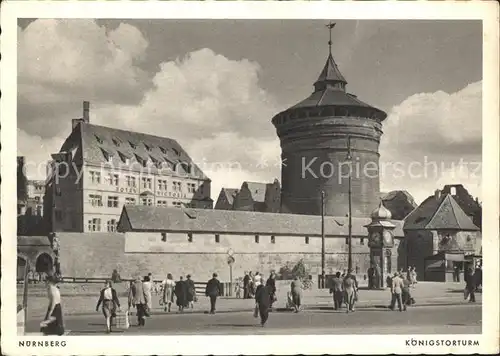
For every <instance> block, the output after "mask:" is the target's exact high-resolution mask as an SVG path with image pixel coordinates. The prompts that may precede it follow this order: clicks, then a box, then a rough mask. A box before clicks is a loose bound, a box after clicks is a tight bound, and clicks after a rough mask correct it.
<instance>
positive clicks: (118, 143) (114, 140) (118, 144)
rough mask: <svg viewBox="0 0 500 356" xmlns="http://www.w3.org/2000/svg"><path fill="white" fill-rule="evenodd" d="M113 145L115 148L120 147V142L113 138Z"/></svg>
mask: <svg viewBox="0 0 500 356" xmlns="http://www.w3.org/2000/svg"><path fill="white" fill-rule="evenodd" d="M113 143H114V144H115V146H120V144H121V141H120V140H119V139H117V138H116V137H115V138H113Z"/></svg>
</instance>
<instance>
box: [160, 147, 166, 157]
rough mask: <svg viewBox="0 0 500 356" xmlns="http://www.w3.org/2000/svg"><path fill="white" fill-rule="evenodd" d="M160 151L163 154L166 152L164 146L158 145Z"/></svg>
mask: <svg viewBox="0 0 500 356" xmlns="http://www.w3.org/2000/svg"><path fill="white" fill-rule="evenodd" d="M160 151H161V153H163V154H164V155H166V154H167V150H166V149H165V148H164V147H160Z"/></svg>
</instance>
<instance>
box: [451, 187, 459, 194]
mask: <svg viewBox="0 0 500 356" xmlns="http://www.w3.org/2000/svg"><path fill="white" fill-rule="evenodd" d="M450 194H451V195H457V188H455V187H451V188H450Z"/></svg>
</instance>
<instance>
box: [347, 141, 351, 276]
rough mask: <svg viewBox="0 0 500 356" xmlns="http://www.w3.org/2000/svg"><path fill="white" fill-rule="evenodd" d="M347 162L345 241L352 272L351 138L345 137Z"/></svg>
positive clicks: (348, 264) (349, 268)
mask: <svg viewBox="0 0 500 356" xmlns="http://www.w3.org/2000/svg"><path fill="white" fill-rule="evenodd" d="M346 160H347V162H349V175H348V182H349V183H348V184H349V185H348V192H347V194H348V200H349V213H348V218H349V224H348V233H349V236H348V240H347V244H348V245H347V248H348V249H347V269H348V271H351V270H352V177H351V173H352V172H351V170H352V156H351V136H347V159H346Z"/></svg>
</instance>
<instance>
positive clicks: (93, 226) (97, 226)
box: [89, 219, 101, 231]
mask: <svg viewBox="0 0 500 356" xmlns="http://www.w3.org/2000/svg"><path fill="white" fill-rule="evenodd" d="M89 231H101V219H91V220H89Z"/></svg>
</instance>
